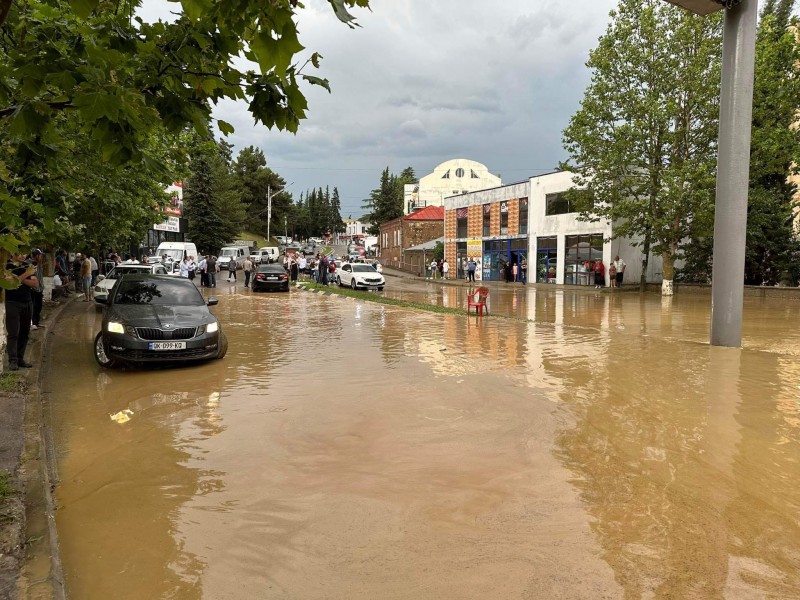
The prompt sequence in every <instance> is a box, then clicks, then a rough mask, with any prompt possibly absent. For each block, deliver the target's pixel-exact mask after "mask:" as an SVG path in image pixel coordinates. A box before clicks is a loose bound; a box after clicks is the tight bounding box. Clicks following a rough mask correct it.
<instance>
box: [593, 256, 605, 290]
mask: <svg viewBox="0 0 800 600" xmlns="http://www.w3.org/2000/svg"><path fill="white" fill-rule="evenodd" d="M592 271H594V287H595V289H601V288H603V287H605V285H606V266H605V265H604V264H603V261H602V260H600V259H599V258H598V259H597V260H596V261H594V266H593V267H592Z"/></svg>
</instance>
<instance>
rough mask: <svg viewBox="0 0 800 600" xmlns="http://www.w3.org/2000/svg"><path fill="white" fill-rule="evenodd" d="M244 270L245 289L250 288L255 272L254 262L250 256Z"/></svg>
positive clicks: (243, 264)
mask: <svg viewBox="0 0 800 600" xmlns="http://www.w3.org/2000/svg"><path fill="white" fill-rule="evenodd" d="M242 270H243V271H244V287H250V275H251V273H252V272H253V261H252V260H250V257H249V256H248V257H247V258H246V259H245V260H244V263H242Z"/></svg>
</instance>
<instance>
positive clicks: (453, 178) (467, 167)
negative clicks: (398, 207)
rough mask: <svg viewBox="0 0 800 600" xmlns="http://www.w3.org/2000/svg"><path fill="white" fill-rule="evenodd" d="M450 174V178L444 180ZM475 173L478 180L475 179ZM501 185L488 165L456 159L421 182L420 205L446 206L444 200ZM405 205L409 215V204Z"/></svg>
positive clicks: (439, 167)
mask: <svg viewBox="0 0 800 600" xmlns="http://www.w3.org/2000/svg"><path fill="white" fill-rule="evenodd" d="M461 171H463V173H461ZM448 172H449V177H447V178H444V176H445V174H447V173H448ZM473 173H474V174H475V175H477V178H473V176H472V174H473ZM459 175H461V176H459ZM500 185H502V181H501V179H500V178H499V177H498V176H497V175H492V174H491V173H490V172H489V169H488V168H487V167H486V165H483V164H481V163H479V162H476V161H474V160H468V159H466V158H454V159H452V160H448V161H445V162H443V163H442V164H440V165H438V166H437V167H436V168H435V169H434V170H433V173H431V174H430V175H426V176H425V177H422V178H421V179H420V180H419V192H418V198H419V203H420V205H425V206H444V199H445V198H447V197H448V196H455V195H457V194H463V193H468V192H474V191H477V190H485V189H488V188H493V187H497V186H500ZM405 204H406V206H405V210H406V214H408V203H407V202H406V203H405Z"/></svg>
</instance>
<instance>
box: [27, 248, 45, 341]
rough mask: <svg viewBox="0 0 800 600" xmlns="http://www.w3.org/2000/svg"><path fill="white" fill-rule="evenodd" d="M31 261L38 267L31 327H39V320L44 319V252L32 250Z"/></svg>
mask: <svg viewBox="0 0 800 600" xmlns="http://www.w3.org/2000/svg"><path fill="white" fill-rule="evenodd" d="M30 262H31V263H33V265H34V266H35V267H36V281H37V285H36V287H33V288H31V305H32V308H31V329H39V321H41V319H42V304H43V302H44V277H43V273H42V265H43V263H44V252H42V251H41V250H39V249H38V248H37V249H36V250H34V251H33V252H31V259H30Z"/></svg>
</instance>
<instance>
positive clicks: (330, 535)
mask: <svg viewBox="0 0 800 600" xmlns="http://www.w3.org/2000/svg"><path fill="white" fill-rule="evenodd" d="M391 283H394V280H392V281H391ZM392 288H393V291H392V292H387V293H392V294H396V295H398V296H401V295H402V296H403V297H406V298H408V299H414V300H421V299H424V300H426V301H429V302H433V303H437V304H444V305H448V306H462V305H463V293H464V291H463V290H462V289H459V288H449V287H445V288H444V289H442V288H441V287H439V286H438V285H431V284H427V283H425V282H413V283H410V282H397V284H396V285H393V286H392ZM218 292H219V294H218V295H219V296H220V305H219V306H218V307H217V309H216V312H217V314H218V315H219V317H220V319H221V321H222V323H223V327H224V328H225V331H226V332H227V334H228V336H229V338H230V342H231V344H230V348H231V349H230V352H229V354H228V356H227V358H226V359H225V360H223V361H215V362H212V363H208V364H204V365H199V366H195V367H189V368H180V369H170V370H163V371H156V372H145V371H131V372H124V371H100V369H99V368H98V367H96V365H95V363H94V360H93V358H92V355H91V342H92V339H93V335H94V333H95V332H96V330H97V327H98V326H99V317H98V316H97V315H96V313H95V312H94V311H93V309H88V310H87V308H86V306H85V305H82V304H80V303H76V304H74V305H73V306H71V307H69V308H68V309H67V312H66V313H65V317H64V319H63V320H62V322H61V327H60V329H59V331H58V332H57V334H56V339H55V344H54V359H53V362H54V365H56V368H55V372H54V374H53V378H52V380H51V382H50V386H51V387H52V389H53V406H52V415H53V420H54V422H55V423H56V426H57V428H58V436H57V439H58V449H59V452H60V463H59V468H60V476H61V485H60V486H59V487H58V489H57V499H58V502H59V505H60V509H59V511H58V513H57V523H58V527H59V532H60V536H61V542H62V553H63V560H64V570H65V574H66V577H67V582H68V586H69V590H70V593H71V596H72V597H73V598H80V599H94V598H97V599H107V598H120V599H121V598H137V599H138V598H148V599H149V598H181V599H182V598H187V599H190V598H213V599H217V598H281V599H283V598H290V599H306V598H308V599H318V598H331V599H342V598H348V599H350V598H353V599H359V598H364V599H366V598H382V599H383V598H388V599H394V598H397V599H401V598H402V599H417V598H476V599H478V598H480V599H508V598H640V597H645V598H723V597H725V598H800V519H799V518H798V517H799V516H800V491H799V490H800V484H799V483H798V482H800V442H798V433H800V377H798V375H800V367H798V365H797V363H798V360H797V359H798V348H799V347H800V346H798V342H799V341H800V339H798V338H800V333H798V331H797V329H796V328H794V326H793V323H796V322H797V321H798V318H799V317H800V303H797V302H787V303H781V302H769V303H767V302H763V301H749V302H748V303H747V305H746V317H747V326H746V327H745V343H746V349H745V350H743V351H739V350H729V349H719V348H711V347H709V346H708V345H707V344H706V339H707V336H708V323H709V312H708V299H707V298H691V297H685V298H675V299H673V300H672V301H671V302H670V303H662V302H661V300H660V298H658V297H655V296H648V297H646V298H644V299H641V298H640V297H639V295H638V294H617V295H613V296H609V295H606V294H591V293H589V294H587V293H584V292H578V293H573V292H570V291H555V290H533V289H523V288H522V287H521V286H520V287H519V288H516V289H508V290H499V289H498V290H493V291H492V296H491V303H492V304H491V308H492V311H493V313H495V314H506V315H513V316H515V317H517V319H513V320H512V319H500V318H488V319H482V320H478V319H476V318H475V317H472V318H470V319H467V318H465V317H461V316H456V315H439V314H433V313H425V312H417V311H409V310H403V309H399V308H394V307H384V306H380V305H376V304H371V303H363V302H357V301H353V300H343V299H340V298H328V297H325V296H321V295H316V294H311V293H304V292H295V291H292V293H291V294H290V295H289V297H288V301H287V296H286V295H285V294H284V295H278V294H276V295H258V296H253V295H250V294H249V293H244V292H246V291H243V290H241V289H237V290H232V289H230V290H229V288H227V287H224V286H220V288H219V290H218ZM525 319H531V320H533V321H535V322H534V323H529V322H527V321H525ZM124 409H128V410H129V411H131V414H129V416H130V420H129V421H127V422H124V423H118V422H115V421H113V420H112V419H111V418H110V415H112V414H114V413H118V412H119V411H122V410H124Z"/></svg>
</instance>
